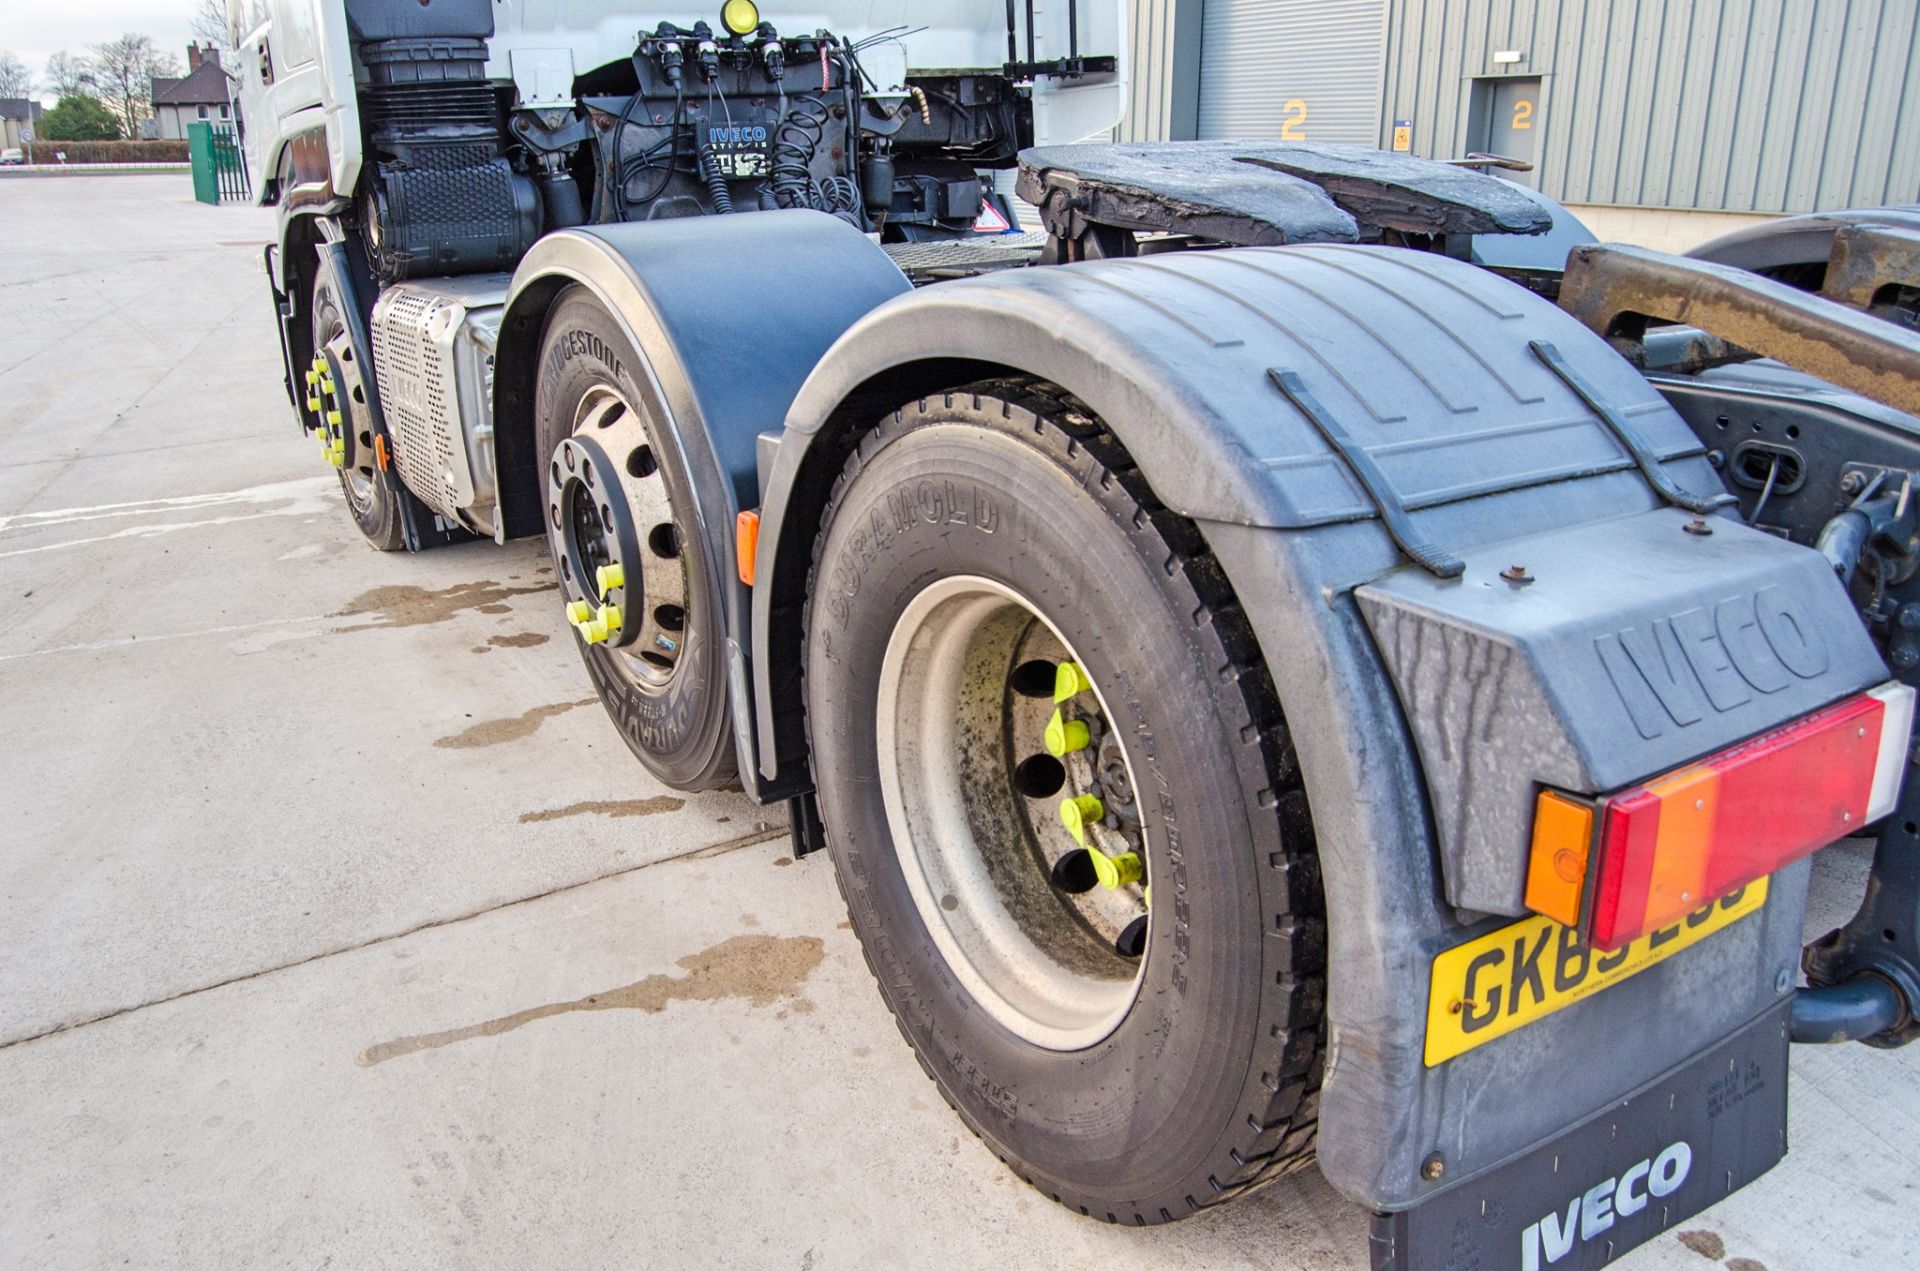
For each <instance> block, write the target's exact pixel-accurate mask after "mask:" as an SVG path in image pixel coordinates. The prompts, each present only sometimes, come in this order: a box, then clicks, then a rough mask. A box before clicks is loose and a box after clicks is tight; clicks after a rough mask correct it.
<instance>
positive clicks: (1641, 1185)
mask: <svg viewBox="0 0 1920 1271" xmlns="http://www.w3.org/2000/svg"><path fill="white" fill-rule="evenodd" d="M1692 1166H1693V1149H1692V1148H1691V1147H1688V1146H1687V1144H1686V1143H1685V1141H1684V1140H1683V1141H1681V1142H1678V1143H1670V1144H1668V1145H1667V1146H1666V1147H1665V1148H1664V1149H1662V1150H1661V1152H1660V1154H1659V1155H1658V1156H1655V1157H1651V1158H1649V1159H1647V1160H1644V1161H1641V1162H1639V1163H1638V1164H1635V1165H1632V1166H1629V1167H1628V1168H1627V1170H1626V1172H1625V1173H1623V1174H1621V1175H1619V1176H1618V1177H1617V1178H1603V1179H1601V1180H1600V1181H1599V1182H1597V1183H1595V1184H1594V1185H1593V1186H1592V1187H1589V1188H1588V1189H1587V1190H1586V1191H1585V1192H1584V1193H1582V1194H1580V1195H1578V1196H1575V1197H1574V1198H1573V1199H1572V1200H1570V1201H1568V1202H1567V1208H1566V1212H1565V1213H1551V1214H1548V1215H1546V1216H1545V1217H1543V1218H1541V1219H1540V1221H1538V1222H1535V1223H1530V1224H1528V1226H1527V1228H1526V1230H1524V1231H1522V1232H1521V1233H1520V1266H1521V1271H1540V1267H1541V1265H1542V1257H1543V1256H1544V1258H1545V1261H1546V1263H1547V1264H1549V1265H1550V1264H1552V1263H1555V1262H1558V1261H1560V1259H1562V1258H1564V1257H1566V1256H1567V1255H1568V1254H1569V1253H1572V1252H1573V1246H1574V1242H1575V1240H1576V1239H1577V1240H1579V1241H1580V1242H1581V1243H1585V1242H1586V1241H1588V1240H1592V1239H1593V1238H1594V1237H1596V1236H1598V1235H1600V1234H1601V1233H1602V1232H1604V1231H1606V1230H1608V1229H1609V1228H1610V1227H1612V1226H1613V1220H1614V1218H1615V1217H1616V1216H1618V1217H1621V1218H1630V1217H1632V1216H1633V1215H1634V1214H1637V1213H1639V1212H1640V1211H1641V1210H1643V1209H1645V1208H1646V1207H1647V1202H1648V1201H1649V1200H1650V1199H1654V1198H1657V1197H1661V1196H1671V1195H1672V1194H1673V1193H1675V1192H1677V1191H1679V1190H1680V1185H1681V1184H1682V1183H1684V1182H1686V1181H1687V1170H1688V1169H1690V1168H1692Z"/></svg>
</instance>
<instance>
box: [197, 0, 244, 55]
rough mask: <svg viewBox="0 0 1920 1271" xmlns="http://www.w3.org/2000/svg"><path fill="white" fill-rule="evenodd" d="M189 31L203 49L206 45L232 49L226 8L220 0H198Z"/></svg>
mask: <svg viewBox="0 0 1920 1271" xmlns="http://www.w3.org/2000/svg"><path fill="white" fill-rule="evenodd" d="M189 30H191V31H192V33H193V38H194V40H195V41H196V42H198V43H199V44H200V45H201V46H202V47H203V48H204V47H206V46H208V45H211V46H212V47H214V48H217V49H231V48H232V47H233V42H232V36H231V35H229V34H228V28H227V6H226V5H225V4H224V3H222V0H200V3H199V4H197V5H195V6H194V10H193V19H192V21H191V23H190V24H189Z"/></svg>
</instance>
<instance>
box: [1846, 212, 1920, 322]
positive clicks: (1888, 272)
mask: <svg viewBox="0 0 1920 1271" xmlns="http://www.w3.org/2000/svg"><path fill="white" fill-rule="evenodd" d="M1887 287H1920V232H1916V231H1914V230H1907V229H1894V228H1892V227H1890V226H1885V225H1846V226H1842V227H1841V228H1840V229H1839V230H1838V231H1837V232H1835V234H1834V236H1833V255H1832V256H1830V257H1829V258H1828V259H1827V279H1826V285H1825V287H1824V291H1825V293H1826V295H1827V297H1828V298H1829V299H1832V300H1837V301H1839V302H1840V303H1841V304H1844V305H1852V306H1853V307H1854V308H1856V309H1870V308H1872V307H1873V303H1874V300H1875V299H1876V298H1877V297H1878V296H1879V294H1880V292H1881V291H1882V290H1883V289H1884V288H1887Z"/></svg>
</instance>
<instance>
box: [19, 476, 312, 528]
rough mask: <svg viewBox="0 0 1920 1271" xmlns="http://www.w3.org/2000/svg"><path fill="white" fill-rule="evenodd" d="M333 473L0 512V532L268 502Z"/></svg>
mask: <svg viewBox="0 0 1920 1271" xmlns="http://www.w3.org/2000/svg"><path fill="white" fill-rule="evenodd" d="M339 484H340V483H339V481H338V479H336V478H334V477H302V478H300V479H299V480H297V481H276V482H273V483H272V484H270V485H256V486H251V487H249V488H247V489H245V490H228V491H226V492H224V493H221V494H189V495H185V496H182V497H180V498H175V499H139V500H136V501H134V502H132V503H101V504H98V505H96V506H94V507H88V508H58V509H56V510H54V511H51V512H16V513H14V514H13V515H11V516H0V533H5V532H6V531H8V530H14V529H39V528H42V527H45V526H48V525H71V524H73V523H75V522H77V521H98V520H102V519H104V518H106V517H110V516H145V515H148V514H150V513H155V512H168V511H172V510H174V509H176V508H204V507H221V506H224V505H226V504H231V503H271V502H273V501H275V500H277V499H298V498H304V497H307V496H310V495H314V496H317V495H320V494H322V493H325V492H328V491H331V490H332V489H333V488H334V487H335V486H337V485H339Z"/></svg>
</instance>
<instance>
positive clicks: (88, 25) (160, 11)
mask: <svg viewBox="0 0 1920 1271" xmlns="http://www.w3.org/2000/svg"><path fill="white" fill-rule="evenodd" d="M196 7H197V6H196V4H195V0H0V52H10V53H12V54H13V55H14V56H15V57H17V58H19V59H20V60H21V61H23V62H25V63H26V64H27V67H28V69H30V70H32V71H33V73H34V74H35V75H41V74H43V73H44V72H45V70H46V65H47V55H48V54H50V53H52V52H53V51H54V50H56V49H65V50H67V52H69V53H75V54H78V53H83V52H85V51H86V49H87V46H88V45H90V44H98V43H100V42H101V41H103V40H111V39H113V38H114V37H115V36H119V35H124V34H126V33H127V32H129V31H131V32H133V33H134V34H136V35H150V36H152V37H153V42H154V44H156V45H157V46H159V47H160V48H161V49H163V50H165V51H166V52H169V53H171V54H173V55H174V57H176V58H178V59H179V61H180V63H181V66H182V68H183V69H184V67H185V65H186V60H187V41H188V40H190V39H192V38H193V36H192V34H191V31H192V14H193V11H194V9H195V8H196ZM37 87H39V86H38V85H37Z"/></svg>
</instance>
